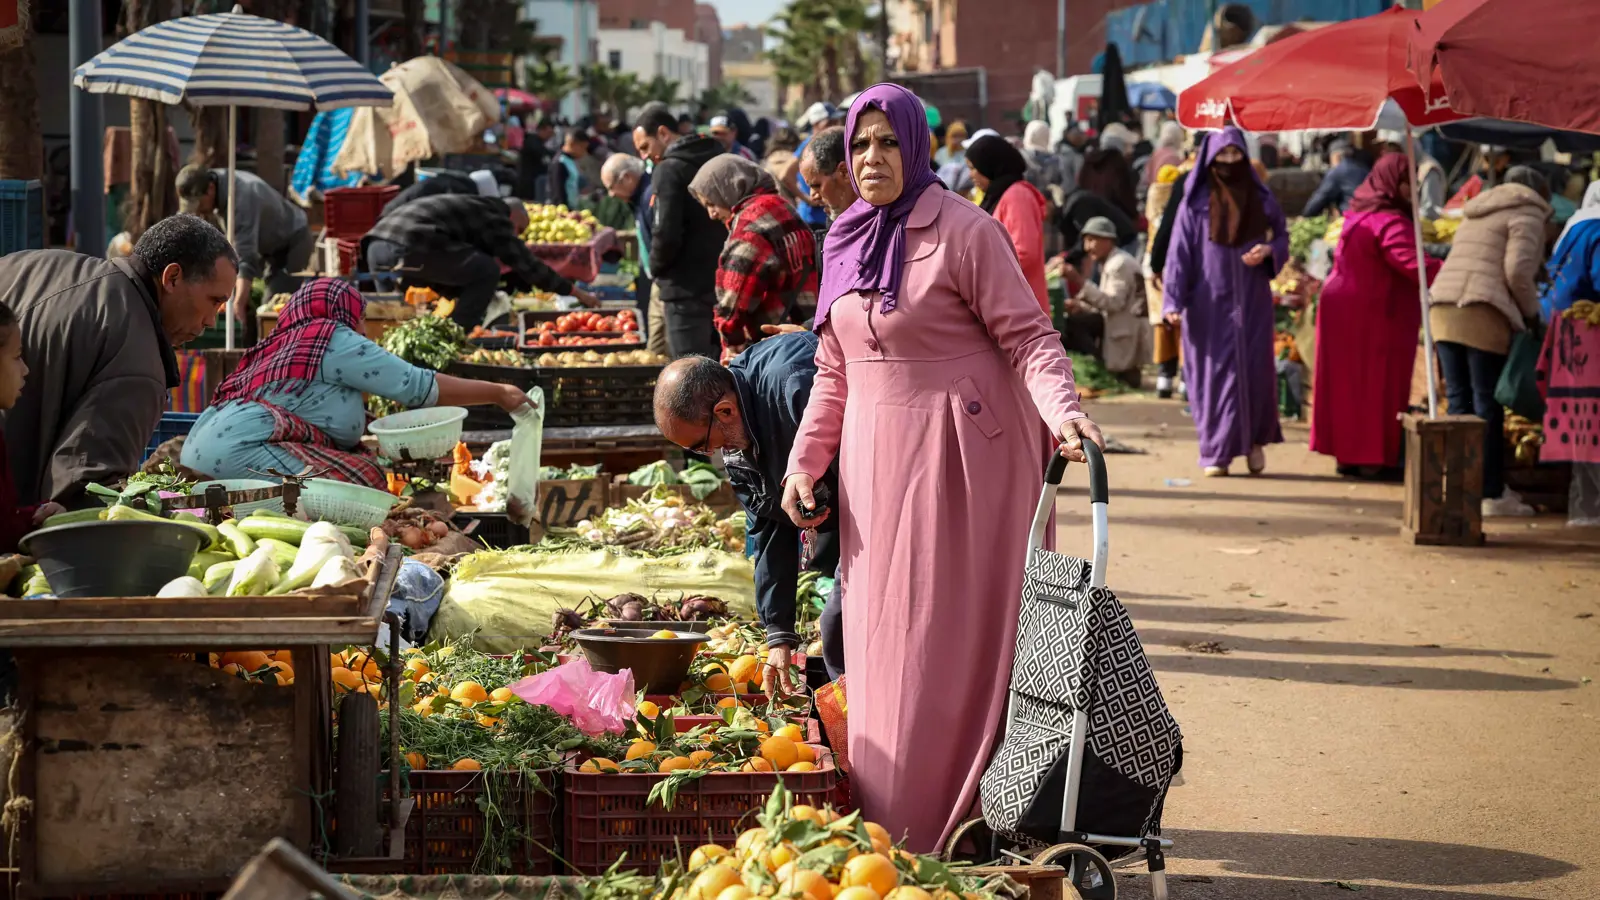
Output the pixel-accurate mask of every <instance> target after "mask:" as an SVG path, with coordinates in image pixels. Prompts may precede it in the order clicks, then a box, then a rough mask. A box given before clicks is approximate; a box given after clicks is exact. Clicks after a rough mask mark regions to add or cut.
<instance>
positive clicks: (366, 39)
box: [355, 0, 372, 70]
mask: <svg viewBox="0 0 1600 900" xmlns="http://www.w3.org/2000/svg"><path fill="white" fill-rule="evenodd" d="M370 5H371V4H370V3H369V2H368V0H356V22H355V32H356V62H359V63H361V67H362V68H363V69H367V70H371V68H372V35H371V34H369V33H368V29H370V28H371V27H372V25H371V21H370V19H371V16H370V15H368V12H369V10H368V7H369V6H370Z"/></svg>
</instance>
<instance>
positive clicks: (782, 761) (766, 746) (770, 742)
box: [761, 735, 800, 772]
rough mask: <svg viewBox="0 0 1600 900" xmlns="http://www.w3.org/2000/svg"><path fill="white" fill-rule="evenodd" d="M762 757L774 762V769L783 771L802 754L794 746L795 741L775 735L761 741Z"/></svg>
mask: <svg viewBox="0 0 1600 900" xmlns="http://www.w3.org/2000/svg"><path fill="white" fill-rule="evenodd" d="M761 758H762V759H764V760H766V761H767V762H769V763H772V767H773V768H774V769H777V770H778V771H780V772H783V771H787V770H788V768H789V767H790V766H792V765H794V764H795V763H796V762H797V761H798V760H799V759H800V754H799V751H797V750H795V748H794V741H791V740H789V739H788V738H786V737H779V736H777V735H773V736H772V737H769V738H767V739H766V740H764V741H762V742H761Z"/></svg>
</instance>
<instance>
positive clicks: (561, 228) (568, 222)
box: [522, 203, 600, 244]
mask: <svg viewBox="0 0 1600 900" xmlns="http://www.w3.org/2000/svg"><path fill="white" fill-rule="evenodd" d="M523 207H524V208H525V209H527V211H528V229H527V230H526V231H524V232H523V233H522V239H523V240H524V241H527V242H528V243H530V244H587V243H588V242H589V241H590V240H592V239H593V238H594V231H595V229H596V228H597V227H599V224H600V223H599V222H597V221H595V217H594V214H593V213H591V212H589V211H588V210H586V209H585V210H580V211H578V212H573V211H572V210H570V209H567V208H566V207H565V206H546V205H544V204H542V203H524V204H523Z"/></svg>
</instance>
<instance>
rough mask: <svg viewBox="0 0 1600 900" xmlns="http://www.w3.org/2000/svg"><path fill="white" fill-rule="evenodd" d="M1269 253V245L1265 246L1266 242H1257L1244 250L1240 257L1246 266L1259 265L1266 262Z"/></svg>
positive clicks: (1270, 252) (1270, 251)
mask: <svg viewBox="0 0 1600 900" xmlns="http://www.w3.org/2000/svg"><path fill="white" fill-rule="evenodd" d="M1271 255H1272V248H1271V247H1269V246H1267V245H1266V244H1257V245H1255V246H1254V247H1251V248H1250V249H1249V250H1246V251H1245V254H1244V256H1243V257H1242V259H1243V260H1244V264H1245V265H1247V266H1259V265H1261V264H1262V263H1264V262H1266V261H1267V257H1269V256H1271Z"/></svg>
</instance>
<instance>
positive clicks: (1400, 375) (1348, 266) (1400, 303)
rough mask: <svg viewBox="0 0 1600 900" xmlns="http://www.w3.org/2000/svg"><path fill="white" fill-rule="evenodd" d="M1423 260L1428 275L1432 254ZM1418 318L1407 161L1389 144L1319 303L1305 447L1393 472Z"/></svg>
mask: <svg viewBox="0 0 1600 900" xmlns="http://www.w3.org/2000/svg"><path fill="white" fill-rule="evenodd" d="M1424 268H1425V271H1426V272H1427V277H1428V279H1429V280H1430V281H1431V280H1432V279H1433V276H1434V274H1435V273H1437V272H1438V271H1439V261H1438V260H1435V259H1429V260H1426V262H1425V264H1424ZM1421 328H1422V303H1421V300H1420V298H1419V297H1418V296H1417V240H1416V232H1415V225H1414V224H1413V223H1412V221H1411V164H1410V163H1409V162H1407V161H1406V158H1405V156H1404V155H1403V154H1399V153H1390V154H1388V155H1387V156H1384V157H1383V158H1381V159H1379V160H1378V163H1377V165H1375V166H1373V167H1372V173H1371V174H1369V175H1368V176H1367V180H1366V181H1365V182H1363V183H1362V185H1361V187H1360V188H1358V189H1357V190H1356V193H1355V197H1354V198H1352V199H1351V201H1350V208H1349V210H1348V211H1347V212H1346V214H1345V220H1344V233H1343V234H1342V235H1341V236H1340V238H1339V252H1338V256H1337V258H1336V259H1335V260H1334V263H1333V274H1332V275H1330V276H1329V277H1328V283H1327V285H1325V286H1324V287H1323V289H1322V297H1321V299H1320V300H1319V301H1318V303H1317V366H1316V373H1315V378H1316V381H1315V388H1314V390H1313V391H1312V394H1311V395H1312V396H1313V397H1315V398H1316V401H1317V406H1316V411H1315V414H1314V415H1313V416H1312V417H1311V449H1312V450H1315V451H1316V452H1318V453H1326V454H1328V455H1329V456H1332V457H1333V458H1334V459H1335V460H1336V461H1337V463H1338V466H1339V474H1341V475H1347V476H1356V477H1364V478H1372V477H1390V478H1398V477H1399V466H1400V420H1399V416H1400V413H1402V412H1404V411H1405V409H1406V407H1408V406H1409V405H1410V404H1411V375H1412V370H1413V368H1414V367H1415V366H1416V360H1417V332H1418V330H1419V329H1421Z"/></svg>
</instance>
